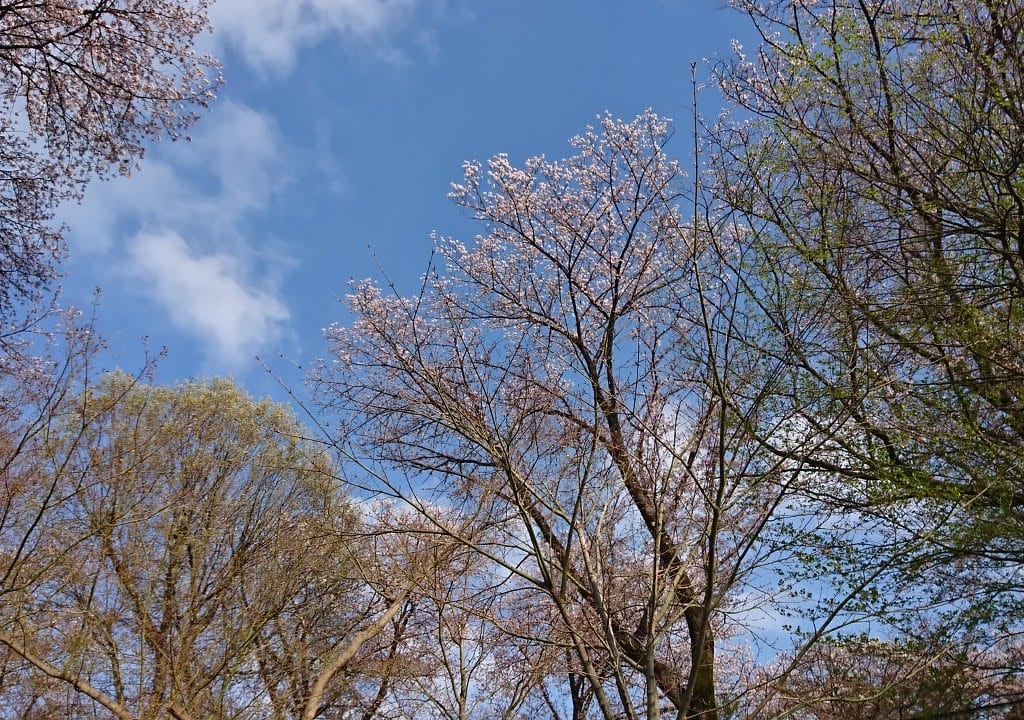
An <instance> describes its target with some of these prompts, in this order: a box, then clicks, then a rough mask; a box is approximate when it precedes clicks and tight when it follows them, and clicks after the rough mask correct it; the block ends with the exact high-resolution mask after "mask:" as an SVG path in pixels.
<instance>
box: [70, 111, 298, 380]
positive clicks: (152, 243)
mask: <svg viewBox="0 0 1024 720" xmlns="http://www.w3.org/2000/svg"><path fill="white" fill-rule="evenodd" d="M281 146H282V140H281V138H280V137H279V134H278V132H277V129H276V128H275V126H274V123H273V122H272V121H271V120H270V119H269V118H268V117H267V116H265V115H263V114H262V113H260V112H257V111H256V110H254V109H252V108H250V107H248V106H246V105H243V104H241V103H238V102H230V101H227V102H223V103H218V104H217V105H215V106H214V108H213V109H212V111H211V112H210V113H209V116H208V117H206V118H204V119H203V122H202V123H200V124H199V125H198V126H197V128H196V132H195V133H194V136H193V140H192V142H190V143H184V142H179V143H174V144H171V145H167V146H156V147H154V148H152V150H151V154H150V155H149V156H147V158H146V160H145V161H144V162H143V164H142V167H141V168H140V169H139V170H138V172H136V173H135V174H133V175H132V176H131V177H124V178H117V179H115V180H113V181H110V182H106V183H98V184H96V185H93V186H92V187H91V188H90V189H89V193H88V196H87V198H86V200H85V202H84V203H83V204H82V205H79V206H74V207H70V208H66V211H65V212H64V214H63V215H64V217H63V219H64V220H65V222H67V223H68V225H69V226H70V227H71V228H73V237H72V238H71V242H72V247H73V248H75V250H76V252H81V251H84V255H85V256H86V257H87V259H88V261H89V262H91V263H92V264H93V265H94V266H95V267H96V268H97V273H98V274H99V276H100V277H101V278H103V277H105V278H106V279H108V280H109V279H111V276H112V274H113V276H114V278H115V280H116V283H117V284H116V286H115V288H114V289H116V291H117V292H118V293H126V294H127V295H128V296H129V298H130V297H132V296H134V297H136V298H137V297H140V296H144V297H146V298H148V299H149V300H151V301H153V302H155V303H157V304H158V305H159V306H160V307H161V308H162V309H163V310H164V311H165V312H166V317H167V318H168V319H169V320H170V321H171V323H172V324H173V325H175V326H176V327H177V328H179V329H180V330H182V331H184V332H185V333H187V334H189V335H192V336H193V337H194V338H195V339H196V340H198V341H199V342H201V343H202V344H203V353H204V354H205V355H206V356H207V357H208V358H209V359H214V360H216V361H218V363H219V364H220V365H222V366H223V365H227V366H229V367H227V368H225V369H229V370H233V369H237V368H238V367H239V366H240V365H241V364H242V363H243V362H244V361H245V360H247V359H248V358H249V357H251V355H253V354H255V353H256V352H258V351H260V350H262V349H264V348H265V347H266V346H268V345H269V344H270V343H271V342H273V341H274V340H275V339H279V338H280V337H281V336H282V333H283V332H284V328H285V325H286V323H287V321H288V320H289V317H290V316H289V312H288V309H287V306H286V304H285V303H284V301H283V300H282V299H281V297H280V295H279V286H280V281H281V273H282V268H287V267H288V266H289V260H288V258H287V257H280V256H279V255H280V253H279V252H275V251H274V249H273V248H272V247H268V242H272V238H268V237H267V236H266V234H265V231H263V230H262V229H261V228H260V227H259V226H258V224H257V223H258V222H259V221H260V219H261V216H262V213H263V211H264V210H265V209H266V208H267V207H268V206H269V205H271V204H272V202H273V200H274V198H275V197H276V196H277V193H278V192H280V191H281V190H282V189H283V188H284V187H285V186H286V184H287V181H288V180H287V174H288V173H287V168H288V157H287V153H286V152H285V151H283V150H282V147H281ZM84 259H85V258H84ZM126 277H127V278H130V279H131V280H132V282H131V283H130V284H124V283H123V282H121V281H120V280H122V279H123V278H126ZM153 324H154V323H152V322H151V323H150V325H153Z"/></svg>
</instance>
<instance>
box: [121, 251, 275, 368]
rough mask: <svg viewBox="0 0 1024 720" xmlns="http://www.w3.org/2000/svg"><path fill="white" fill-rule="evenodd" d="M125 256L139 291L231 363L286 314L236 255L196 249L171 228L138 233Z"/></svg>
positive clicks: (258, 343) (251, 349) (245, 354)
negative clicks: (254, 282)
mask: <svg viewBox="0 0 1024 720" xmlns="http://www.w3.org/2000/svg"><path fill="white" fill-rule="evenodd" d="M129 258H130V261H131V268H132V270H131V271H132V273H133V274H134V275H135V277H136V279H137V280H138V281H139V287H140V289H141V291H142V292H143V293H144V294H145V295H147V296H149V297H150V298H151V299H152V300H154V301H156V302H157V303H159V304H160V305H161V306H162V307H163V308H165V309H166V311H167V313H168V315H169V316H170V319H171V322H172V323H173V324H174V325H175V326H177V327H178V328H179V329H181V330H184V331H185V332H187V333H189V334H192V335H194V336H197V337H199V338H200V339H202V340H204V341H205V343H206V346H207V347H208V348H210V349H212V351H213V353H214V355H215V356H216V358H217V359H218V360H220V361H222V362H224V363H227V364H229V365H233V366H235V365H238V364H240V363H241V362H242V361H244V360H245V359H247V358H248V357H250V356H251V355H252V354H254V353H255V351H256V350H257V349H258V348H259V347H261V346H262V345H264V344H265V343H266V342H268V341H269V340H271V339H273V338H274V337H275V336H276V335H277V334H278V332H279V328H280V326H281V325H282V323H284V322H286V321H287V320H288V318H289V313H288V309H287V308H286V307H285V306H284V304H283V303H282V302H281V301H280V300H279V299H278V298H277V297H276V295H275V293H274V292H273V290H272V289H264V288H259V287H253V285H252V283H251V282H250V281H249V280H248V279H247V278H246V277H244V263H243V262H242V261H241V260H240V259H239V258H237V257H232V256H230V255H228V254H224V253H216V254H207V255H202V254H198V253H194V252H193V251H192V250H191V249H190V248H189V247H188V244H187V243H186V242H185V240H184V239H183V238H182V237H181V236H180V235H178V234H176V233H174V232H170V231H165V232H161V233H141V234H139V235H138V236H136V237H135V238H134V240H133V241H132V244H131V246H130V248H129Z"/></svg>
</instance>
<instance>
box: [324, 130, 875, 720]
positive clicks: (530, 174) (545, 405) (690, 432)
mask: <svg viewBox="0 0 1024 720" xmlns="http://www.w3.org/2000/svg"><path fill="white" fill-rule="evenodd" d="M671 136H672V133H671V129H670V126H669V125H668V123H667V122H666V121H664V120H663V119H661V118H659V117H658V116H656V115H655V114H653V113H651V112H648V113H646V114H644V115H641V116H640V117H638V118H636V119H635V120H632V121H628V122H623V121H618V120H615V119H613V118H611V117H604V118H602V120H601V124H600V127H599V128H597V129H591V130H588V132H586V133H585V134H584V135H581V136H579V137H577V138H575V139H574V140H573V141H572V145H573V148H574V150H575V154H574V155H572V156H570V157H568V158H566V159H564V160H560V161H551V160H548V159H545V158H543V157H535V158H531V159H529V160H527V161H526V163H525V165H524V166H523V167H517V166H515V165H514V164H513V163H512V162H511V160H510V159H509V158H508V157H506V156H498V157H496V158H493V159H492V160H491V161H489V162H488V163H487V164H486V165H482V164H479V163H468V164H467V165H466V166H465V180H464V181H463V182H461V183H459V184H457V185H455V186H454V187H453V190H452V194H451V196H452V198H453V199H454V200H455V201H456V202H457V203H458V204H460V205H462V206H463V207H465V208H467V209H469V210H470V211H471V212H472V213H473V214H474V215H475V217H476V218H477V219H478V220H479V221H480V222H481V223H482V225H483V227H484V233H483V234H482V235H481V236H479V237H478V238H477V239H476V240H475V241H474V242H473V243H471V244H464V243H462V242H459V241H458V240H455V239H448V238H444V239H440V240H439V241H438V243H437V253H438V256H439V257H440V261H439V263H438V266H436V267H432V268H431V270H430V271H429V272H428V273H427V274H426V275H425V276H424V279H423V286H422V289H421V291H420V293H419V294H418V295H416V296H414V297H402V296H400V295H399V294H398V293H396V292H394V291H393V290H391V289H388V288H387V287H384V288H382V287H380V286H378V285H376V284H374V283H372V282H365V283H361V284H358V285H357V286H356V287H355V289H354V292H353V293H352V294H351V295H350V296H349V306H350V308H351V310H352V311H353V312H354V314H355V318H356V319H355V320H354V321H353V323H352V324H351V325H349V326H347V327H346V326H335V327H332V328H331V329H330V330H329V331H328V333H327V335H328V339H329V341H330V343H331V356H330V359H329V361H328V362H325V363H324V364H323V365H322V366H321V367H319V369H318V370H316V371H315V372H314V375H313V378H314V381H315V382H316V383H317V385H318V389H319V392H320V394H321V399H322V401H323V402H324V404H325V408H326V410H327V412H328V413H331V414H330V415H329V417H332V418H333V420H332V422H333V423H334V424H333V426H332V428H331V432H332V436H333V437H334V438H336V442H337V444H338V446H339V448H340V449H341V451H342V453H343V456H344V462H345V467H346V468H348V470H347V471H346V472H347V473H348V479H349V480H350V481H351V482H354V483H365V484H366V486H367V487H370V488H372V489H373V490H374V491H375V492H379V493H383V494H385V495H387V496H389V497H392V498H395V499H398V500H399V501H401V502H402V503H404V505H405V507H408V508H410V509H411V510H413V511H415V512H418V513H420V514H421V515H422V517H423V518H424V519H425V520H426V521H427V522H428V523H429V524H430V525H431V526H432V528H433V531H434V532H435V533H438V534H440V535H446V536H449V537H451V538H453V539H455V540H457V541H459V542H460V543H462V544H464V545H466V546H467V547H469V548H471V549H472V550H473V551H474V552H476V553H478V554H479V555H480V556H482V557H483V558H485V559H486V560H487V561H488V564H487V567H488V568H489V569H488V572H486V573H484V574H483V575H481V576H480V577H479V579H478V580H476V581H475V582H476V583H477V584H476V585H475V586H474V587H475V592H476V593H478V594H479V595H480V596H481V597H501V598H502V602H501V605H502V606H504V607H505V608H506V609H505V610H502V611H499V612H494V613H491V614H490V617H491V618H492V621H493V622H494V625H493V627H494V629H496V630H497V631H498V636H504V637H505V638H506V643H507V644H508V646H509V647H511V648H514V647H515V643H516V642H520V641H521V642H523V643H525V644H526V645H528V646H529V647H530V648H531V649H530V651H529V652H528V653H527V657H528V659H529V661H530V662H534V663H536V664H535V665H534V668H535V672H536V673H537V674H538V675H540V676H541V677H542V680H538V681H537V682H536V683H535V684H534V685H533V687H532V688H530V689H529V692H528V693H527V695H528V697H527V698H526V699H524V701H523V705H522V707H543V708H544V711H545V712H548V713H550V714H551V716H552V717H561V716H562V715H561V714H560V712H561V711H560V710H559V708H562V709H564V708H565V705H563V704H562V703H569V704H571V706H572V708H571V713H572V716H573V717H591V716H594V715H595V714H596V715H597V716H601V717H604V718H608V719H611V718H621V717H628V718H639V717H646V718H657V717H660V716H661V715H662V714H664V713H668V714H670V715H673V716H676V717H679V718H698V717H699V718H716V717H718V716H719V702H720V698H719V688H718V686H717V683H716V659H715V652H716V639H719V638H721V637H723V633H728V632H731V628H735V627H741V626H743V624H744V623H746V622H749V618H750V617H752V615H751V613H752V612H753V611H754V609H756V608H763V607H764V604H765V603H769V602H772V601H773V598H775V597H776V596H778V595H779V594H780V593H779V591H780V588H779V586H778V584H777V583H776V579H775V576H774V575H773V574H772V570H771V568H772V567H773V566H774V564H775V563H778V562H781V561H782V558H783V557H784V556H788V555H791V554H792V552H793V543H794V542H796V540H794V538H797V537H802V535H806V534H807V531H808V530H810V529H812V526H818V525H821V526H825V525H828V524H829V523H830V522H832V519H830V518H829V517H828V513H827V512H826V513H825V514H823V515H817V514H815V513H814V512H812V511H811V510H810V505H808V504H801V503H800V502H797V501H792V502H790V501H789V498H790V497H791V495H790V487H791V485H792V484H793V482H794V477H795V476H797V475H798V474H799V471H800V467H799V463H795V464H794V463H793V462H791V460H790V458H788V457H780V456H778V455H777V454H774V453H771V452H768V451H767V450H766V448H765V445H764V444H763V443H761V442H759V441H758V438H757V432H759V431H760V429H763V428H764V427H767V426H769V425H770V424H774V427H775V430H774V432H775V433H776V434H785V435H786V437H787V438H788V442H790V443H792V444H793V446H794V449H796V448H798V447H801V446H802V445H803V444H804V443H813V442H816V440H815V439H814V438H813V437H810V438H802V437H797V436H796V434H795V433H793V432H791V430H792V429H793V427H794V426H793V424H792V422H790V420H791V419H792V418H791V416H786V415H785V414H784V410H779V409H777V408H774V407H772V406H771V405H769V404H768V402H769V399H770V398H772V397H775V395H776V392H777V390H778V389H777V388H776V383H778V382H779V381H780V379H781V378H783V377H784V373H783V372H782V370H783V369H784V368H785V362H786V360H787V358H786V357H785V354H786V350H785V348H784V347H782V348H781V349H780V348H779V347H778V346H773V345H771V344H770V343H768V342H767V341H765V340H763V338H764V337H765V333H766V331H767V330H769V329H770V324H769V319H767V318H766V317H765V315H764V314H763V312H761V307H760V306H759V305H758V303H757V302H755V301H754V300H752V298H756V293H753V292H752V291H751V287H750V286H751V281H750V280H749V279H747V278H748V277H751V276H755V274H756V273H755V272H754V271H753V270H752V268H751V266H750V265H749V258H748V257H747V246H746V245H745V240H746V235H745V232H744V229H743V228H742V227H740V226H733V225H728V224H724V225H717V224H715V222H714V221H713V219H712V218H711V217H710V216H708V215H706V214H701V213H700V212H697V210H698V208H697V207H696V206H695V207H694V208H693V214H692V216H691V217H692V218H693V220H692V221H690V222H687V221H684V218H683V213H684V212H689V210H688V209H687V208H688V206H689V204H690V203H692V202H693V200H694V198H693V196H692V195H684V193H683V191H684V189H685V188H686V187H687V186H686V185H685V184H684V178H683V175H682V173H681V171H680V169H679V167H678V165H677V164H676V163H675V162H674V161H672V160H671V159H670V158H669V157H668V155H667V153H666V151H665V147H664V146H665V144H666V143H667V142H668V141H669V139H670V138H671ZM691 191H692V188H691ZM805 449H806V448H805ZM807 450H808V452H809V449H807ZM356 467H360V468H362V469H361V470H356V469H354V468H356ZM453 518H458V522H457V523H456V522H454V521H453ZM839 527H840V525H838V524H833V526H832V528H831V530H830V531H829V532H830V535H831V537H833V538H836V537H838V535H839V534H840V530H839ZM883 564H884V563H883ZM873 580H874V576H872V575H870V573H869V574H866V575H865V577H864V578H862V579H861V580H859V581H858V582H856V583H853V584H852V585H851V586H847V587H845V588H844V589H843V590H842V592H841V593H839V594H838V595H836V596H835V602H834V603H832V604H831V605H830V606H829V607H828V608H827V609H825V610H823V613H824V614H823V615H822V616H821V617H820V618H819V620H820V622H819V623H818V624H817V629H816V631H815V632H814V633H811V635H810V636H809V637H808V638H807V639H806V642H807V643H808V644H813V643H814V642H817V641H818V640H819V639H820V638H822V637H823V636H825V635H826V634H827V633H828V632H830V630H831V629H832V628H833V627H834V626H835V625H836V624H838V623H840V622H845V620H844V621H840V620H839V618H840V617H841V615H842V613H843V610H844V609H847V608H852V605H851V603H852V601H853V599H854V598H856V597H858V594H859V593H860V592H862V591H865V590H866V588H867V587H868V585H870V584H871V583H872V582H873ZM781 594H783V595H784V594H785V593H784V592H783V593H781ZM515 618H522V619H523V620H522V622H515V620H514V619H515ZM554 667H557V668H560V670H558V671H551V668H554ZM545 668H547V669H545ZM552 683H553V685H552ZM556 688H557V689H556ZM545 693H547V698H546V699H547V700H548V702H546V703H545V702H539V703H535V702H534V701H535V700H541V701H543V700H545ZM552 698H555V699H554V700H552Z"/></svg>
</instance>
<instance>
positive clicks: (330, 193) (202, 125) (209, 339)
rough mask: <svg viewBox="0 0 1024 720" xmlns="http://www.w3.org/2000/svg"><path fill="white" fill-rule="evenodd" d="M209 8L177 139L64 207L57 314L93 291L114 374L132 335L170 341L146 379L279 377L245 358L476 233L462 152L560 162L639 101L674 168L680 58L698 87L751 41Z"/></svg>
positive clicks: (644, 13) (354, 6) (716, 35)
mask: <svg viewBox="0 0 1024 720" xmlns="http://www.w3.org/2000/svg"><path fill="white" fill-rule="evenodd" d="M211 16H212V19H213V23H214V25H215V30H214V33H213V35H212V36H211V37H208V38H205V39H204V43H205V44H206V45H207V46H208V47H209V49H210V51H211V52H212V53H213V54H215V55H216V56H217V57H218V58H220V60H221V62H222V65H223V74H224V78H225V84H224V86H223V88H222V90H221V92H220V93H219V97H218V99H217V101H216V102H215V103H214V105H213V106H212V108H211V109H210V111H209V112H208V113H206V114H205V115H204V116H203V117H202V118H201V120H200V121H199V123H198V124H197V125H196V127H195V128H194V129H193V131H192V132H191V133H190V135H191V141H189V142H175V143H167V142H164V143H159V144H155V145H154V146H153V147H152V148H151V149H150V150H149V152H148V153H147V156H146V158H145V159H144V160H143V162H142V163H141V166H140V168H139V170H138V171H137V172H136V173H135V174H134V175H132V176H131V177H128V178H118V179H116V180H113V181H108V182H102V183H94V184H93V185H92V186H90V187H89V189H88V192H87V195H86V199H85V201H84V202H83V203H82V204H81V205H79V206H75V207H69V208H67V209H66V211H65V213H64V219H65V221H66V222H67V223H68V225H69V227H70V228H71V230H70V232H69V236H68V238H69V242H70V245H71V260H70V262H69V263H68V264H67V265H66V266H65V271H66V273H67V275H66V277H65V279H64V288H65V290H64V302H65V303H73V304H78V305H88V303H89V302H90V298H91V292H92V290H93V288H95V287H97V286H98V287H101V288H102V305H101V307H100V310H99V327H100V330H101V332H102V333H103V334H104V335H105V336H106V338H107V339H108V342H109V347H110V358H109V360H108V362H109V363H110V364H114V365H120V366H122V367H124V368H125V369H130V368H132V367H134V366H138V364H139V362H140V361H141V358H142V357H143V347H144V344H143V340H142V339H143V337H145V338H148V345H149V348H150V349H151V350H159V349H160V348H163V347H166V348H167V351H168V355H167V357H166V359H164V360H163V361H162V362H161V364H160V368H159V373H158V377H159V379H160V380H162V381H165V382H173V381H176V380H181V379H185V378H189V377H196V376H209V375H229V376H232V377H234V378H235V379H237V380H239V381H240V382H241V383H242V384H244V385H245V386H246V387H248V388H249V389H250V390H251V391H252V392H253V393H255V394H259V395H262V394H265V393H268V392H274V387H275V383H274V381H273V380H272V378H270V377H268V376H267V374H266V373H265V371H264V370H262V369H261V368H260V366H259V365H258V364H257V363H256V362H255V360H254V359H253V358H254V356H256V355H257V354H259V355H261V356H263V357H266V358H270V359H274V358H278V357H280V356H283V357H285V358H288V359H289V360H290V361H292V362H294V363H298V364H306V363H308V362H309V361H310V360H311V359H313V358H315V357H317V356H319V355H322V354H323V353H324V350H325V346H324V344H323V341H322V338H321V331H322V329H323V328H324V327H325V326H327V325H329V324H330V323H332V322H335V321H341V322H344V320H345V317H346V315H345V310H344V307H343V306H342V305H341V304H340V303H339V302H338V300H337V298H339V297H341V296H343V295H344V294H345V292H346V289H347V286H348V282H349V280H350V279H359V278H364V277H368V276H375V277H380V276H381V275H382V274H384V273H386V275H387V276H388V277H389V278H390V279H391V280H392V281H393V282H394V283H395V285H396V286H397V287H398V289H399V290H400V291H402V292H413V291H414V290H415V287H416V280H417V278H418V277H419V276H420V274H421V273H422V272H423V271H424V269H425V268H426V266H427V263H428V261H429V258H430V251H431V247H432V241H431V238H430V234H431V231H436V232H437V233H438V234H441V235H453V236H457V237H461V238H469V237H472V235H473V234H474V233H475V232H477V231H478V228H476V227H474V225H473V223H472V222H470V221H469V220H468V218H467V217H466V215H465V213H464V211H461V210H459V209H458V208H456V207H454V206H453V205H452V204H451V203H450V202H449V201H448V199H447V197H446V194H447V191H448V186H449V184H450V183H451V182H453V181H457V180H459V179H460V176H461V171H460V168H461V164H462V162H463V161H464V160H467V159H481V160H483V159H486V158H488V157H490V156H492V155H494V154H496V153H499V152H507V153H509V155H510V156H511V157H512V159H513V160H514V161H517V162H520V161H522V160H523V159H524V158H526V157H528V156H530V155H535V154H540V153H544V154H547V155H548V156H551V157H558V156H561V155H563V154H565V153H566V152H567V150H568V145H567V141H568V139H569V138H570V137H571V136H573V135H575V134H577V133H579V132H581V131H582V130H583V129H584V128H585V126H586V125H587V124H589V123H592V122H593V121H594V119H595V117H596V115H597V114H599V113H602V112H604V111H606V110H607V111H610V112H611V113H612V114H613V115H616V116H618V117H623V118H625V117H632V116H634V115H636V114H637V113H639V112H641V111H642V110H644V109H645V108H647V107H651V108H654V110H655V111H657V112H658V113H660V114H662V115H666V116H669V117H672V118H675V119H676V120H677V121H679V132H678V134H677V136H676V138H674V140H673V151H674V152H675V153H676V154H677V155H678V156H679V157H681V158H683V159H688V158H690V157H691V155H690V143H689V140H688V138H689V129H688V128H689V121H688V119H687V117H688V113H689V103H690V79H689V77H690V72H689V66H690V63H691V62H694V61H696V62H698V63H701V65H700V66H699V69H698V73H699V76H700V77H701V78H703V79H706V77H707V72H708V70H707V66H706V65H705V64H703V62H702V61H703V60H704V59H705V58H714V57H715V56H719V57H724V56H728V55H729V54H730V52H731V50H730V40H731V39H734V38H736V39H739V40H741V41H749V40H750V33H751V30H750V28H749V27H748V26H747V25H746V24H745V23H744V18H743V17H742V16H740V15H738V14H737V13H735V12H733V11H731V10H728V9H727V8H725V7H724V0H630V1H626V0H605V1H602V2H581V1H579V0H576V1H572V2H570V1H568V0H565V1H558V0H521V1H519V2H514V1H513V0H504V1H499V0H476V1H475V2H473V1H471V0H216V2H215V3H214V5H213V7H212V9H211ZM706 112H712V113H713V112H716V108H715V107H714V106H713V105H712V106H711V107H709V108H708V109H707V110H706ZM274 364H275V365H276V366H277V367H285V365H283V364H282V363H281V362H279V361H276V360H275V361H274ZM286 374H288V373H287V372H286ZM289 376H290V377H291V378H294V377H297V375H295V374H290V375H289Z"/></svg>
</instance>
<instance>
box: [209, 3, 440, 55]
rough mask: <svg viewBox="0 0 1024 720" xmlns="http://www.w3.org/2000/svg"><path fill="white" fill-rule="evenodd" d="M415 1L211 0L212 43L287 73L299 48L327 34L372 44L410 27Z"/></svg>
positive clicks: (314, 42) (317, 40) (315, 41)
mask: <svg viewBox="0 0 1024 720" xmlns="http://www.w3.org/2000/svg"><path fill="white" fill-rule="evenodd" d="M419 3H420V0H287V1H285V2H282V0H216V2H215V3H214V4H213V6H212V7H211V8H210V19H211V20H212V22H213V26H214V39H215V41H220V42H222V43H223V42H226V43H230V44H231V45H233V46H235V47H236V48H237V49H238V50H239V51H240V52H241V53H242V55H243V56H244V57H245V59H246V61H247V62H248V63H249V64H250V65H252V66H253V67H256V68H258V69H261V70H271V69H272V70H277V71H281V72H287V71H289V70H291V69H292V67H293V66H294V64H295V57H296V55H297V54H298V52H299V50H300V49H301V48H303V47H306V46H309V45H313V44H316V43H317V42H319V41H321V40H323V39H324V38H326V37H328V36H330V35H339V36H341V37H343V38H345V39H347V40H350V41H351V40H356V41H360V42H364V43H366V42H372V41H377V40H381V39H382V38H384V37H386V36H387V35H388V34H389V33H391V32H392V31H394V30H396V29H398V28H400V27H403V26H405V25H407V24H408V23H409V20H410V17H411V16H412V14H413V12H414V11H415V10H416V8H417V5H418V4H419Z"/></svg>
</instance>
